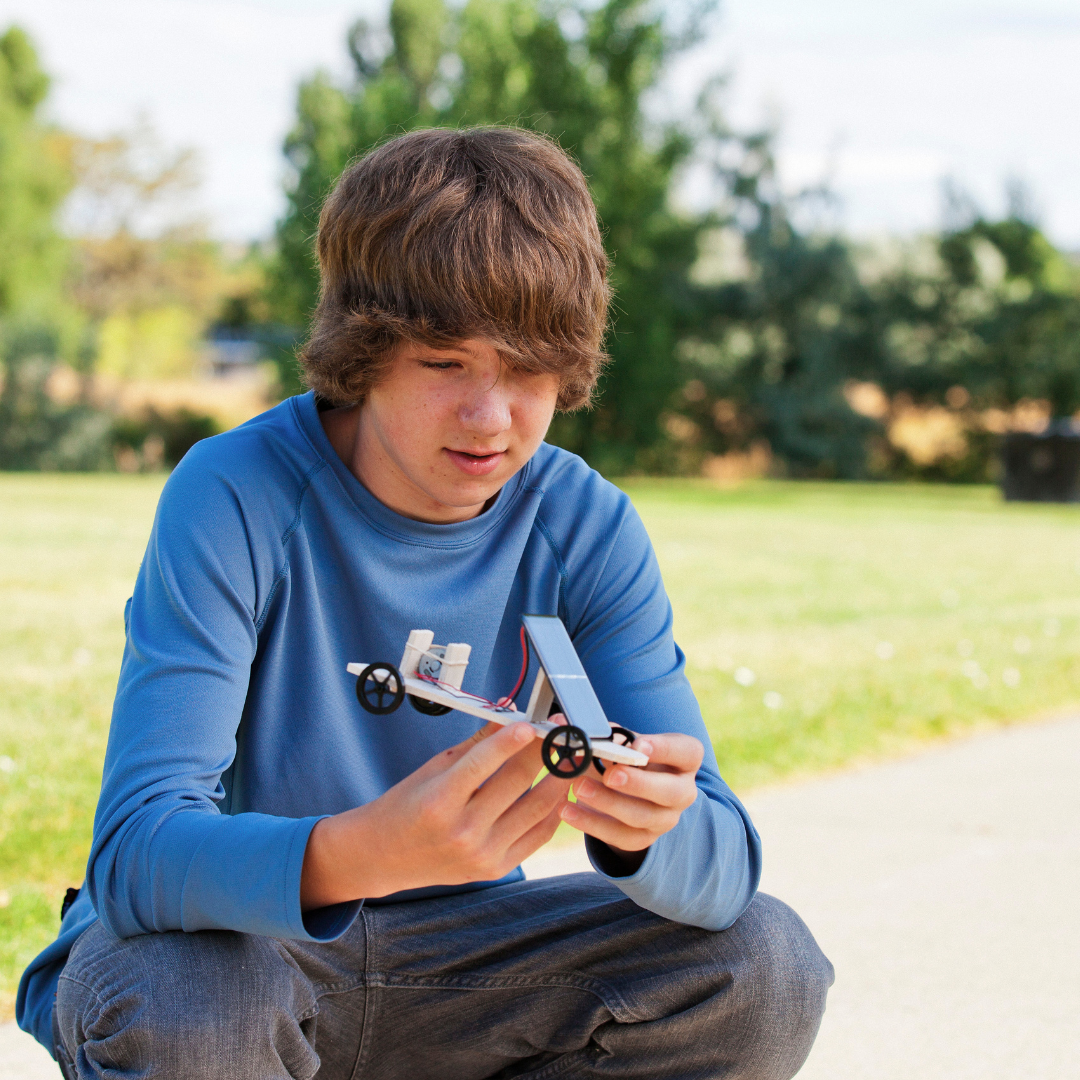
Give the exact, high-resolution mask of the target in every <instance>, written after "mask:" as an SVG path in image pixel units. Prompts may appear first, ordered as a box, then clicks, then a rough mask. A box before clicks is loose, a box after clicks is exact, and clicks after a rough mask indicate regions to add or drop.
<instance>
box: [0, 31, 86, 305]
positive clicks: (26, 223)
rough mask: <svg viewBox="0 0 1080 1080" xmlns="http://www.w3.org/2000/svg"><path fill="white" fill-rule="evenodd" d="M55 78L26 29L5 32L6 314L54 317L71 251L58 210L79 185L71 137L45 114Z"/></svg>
mask: <svg viewBox="0 0 1080 1080" xmlns="http://www.w3.org/2000/svg"><path fill="white" fill-rule="evenodd" d="M48 89H49V78H48V76H47V75H46V74H45V73H44V72H43V71H42V70H41V67H40V65H39V64H38V59H37V54H36V53H35V51H34V47H33V44H32V43H31V41H30V39H29V37H27V35H26V33H25V32H24V31H23V30H21V29H19V28H18V27H14V26H13V27H11V28H10V29H9V30H8V31H7V32H6V33H5V34H4V35H3V36H2V37H0V253H2V254H0V319H3V320H5V321H10V320H12V319H16V320H45V319H50V320H53V321H55V320H56V319H57V316H58V314H59V312H58V308H59V307H60V306H61V305H62V298H61V290H62V285H63V281H64V274H65V270H66V267H67V258H68V249H67V245H66V243H65V242H64V240H63V238H62V237H61V236H60V234H59V232H58V231H57V228H56V220H55V218H56V211H57V209H58V208H59V206H60V205H61V203H62V202H63V200H64V199H65V197H66V196H67V194H68V192H69V191H70V189H71V185H72V175H71V167H70V140H69V139H68V137H67V136H65V135H64V134H63V133H62V132H60V131H57V130H56V129H54V128H52V127H49V126H48V125H46V124H45V123H43V122H42V120H41V119H40V117H39V107H40V106H41V104H42V102H43V101H44V100H45V96H46V94H47V93H48Z"/></svg>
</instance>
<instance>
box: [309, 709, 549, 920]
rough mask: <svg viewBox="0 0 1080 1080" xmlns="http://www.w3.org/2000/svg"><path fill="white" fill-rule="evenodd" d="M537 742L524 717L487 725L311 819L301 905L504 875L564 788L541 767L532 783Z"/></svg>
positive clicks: (544, 837) (541, 836)
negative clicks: (364, 795)
mask: <svg viewBox="0 0 1080 1080" xmlns="http://www.w3.org/2000/svg"><path fill="white" fill-rule="evenodd" d="M540 744H541V739H540V738H539V737H538V736H537V733H536V732H535V731H534V729H533V728H531V727H530V726H529V725H528V724H526V723H516V724H510V725H507V726H506V727H499V726H498V725H497V724H488V725H486V726H485V727H484V728H482V729H481V730H480V731H478V732H477V733H476V734H475V735H473V736H471V737H470V738H468V739H466V740H465V741H464V742H463V743H459V744H458V745H457V746H454V747H451V749H449V750H444V751H443V752H442V753H440V754H438V755H436V756H435V757H433V758H432V759H431V760H430V761H428V762H426V763H425V764H424V765H422V766H421V767H420V768H419V769H417V770H416V772H414V773H412V774H411V775H409V776H407V777H405V779H404V780H402V781H401V782H400V783H398V784H395V785H394V786H393V787H392V788H390V790H389V791H387V792H386V793H385V794H383V795H381V796H380V797H379V798H378V799H375V800H374V801H373V802H370V803H367V804H366V805H364V806H360V807H357V808H356V809H355V810H348V811H346V812H345V813H342V814H337V815H335V816H333V817H328V818H323V819H322V820H321V821H319V822H317V823H316V825H315V827H314V828H313V829H312V830H311V834H310V836H309V837H308V843H307V850H306V851H305V854H304V867H303V872H302V876H301V884H300V905H301V908H302V909H303V910H305V911H307V910H309V909H312V908H318V907H325V906H327V905H328V904H336V903H340V902H341V901H344V900H358V899H361V898H366V897H377V896H388V895H389V894H390V893H395V892H400V891H402V890H403V889H417V888H422V887H423V886H426V885H461V884H464V883H466V882H470V881H494V880H497V879H498V878H501V877H503V875H505V874H508V873H509V872H510V871H511V870H513V868H514V867H515V866H517V865H518V864H519V863H520V862H521V861H522V859H525V858H527V857H528V856H529V855H531V854H532V853H533V852H534V851H536V850H537V849H538V848H539V847H541V846H542V845H543V844H546V843H547V841H548V840H550V839H551V837H552V835H553V834H554V832H555V830H556V829H557V828H558V826H559V820H560V819H559V812H560V810H561V809H562V807H563V805H564V804H565V803H566V800H567V793H568V791H569V788H570V782H569V781H568V780H560V779H559V778H558V777H556V776H552V775H550V774H549V775H548V776H545V777H544V779H543V780H541V781H540V782H539V783H538V784H536V785H535V786H533V781H534V780H535V779H536V776H537V774H538V773H539V772H540V770H541V768H542V765H541V761H540Z"/></svg>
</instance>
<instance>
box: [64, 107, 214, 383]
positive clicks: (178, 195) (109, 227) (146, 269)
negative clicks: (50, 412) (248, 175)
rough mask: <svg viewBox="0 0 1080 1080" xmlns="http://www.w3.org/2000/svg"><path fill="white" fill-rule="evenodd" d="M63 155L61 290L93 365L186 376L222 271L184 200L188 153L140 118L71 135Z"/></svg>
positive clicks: (135, 374) (125, 373) (130, 374)
mask: <svg viewBox="0 0 1080 1080" xmlns="http://www.w3.org/2000/svg"><path fill="white" fill-rule="evenodd" d="M72 160H73V165H74V171H75V177H76V184H75V189H74V191H73V194H72V199H71V202H70V204H69V206H68V208H67V212H68V219H69V221H70V224H71V227H72V230H73V231H74V232H76V233H77V234H78V235H77V239H76V241H75V260H74V273H73V276H72V279H71V283H70V291H71V295H72V297H73V299H74V300H75V302H76V303H77V304H78V305H79V307H80V308H81V309H82V310H83V311H84V312H85V313H86V314H87V315H88V316H89V318H90V322H91V325H92V328H93V333H94V336H95V338H96V343H95V344H96V353H97V364H96V369H97V371H98V373H99V374H105V375H110V376H114V377H117V378H160V377H184V376H190V375H191V374H192V372H193V371H194V369H195V366H196V364H197V362H198V353H199V348H200V342H201V338H202V335H203V332H204V331H205V329H206V326H207V324H208V323H209V322H210V321H211V319H212V318H213V316H214V314H215V313H216V311H217V309H218V307H219V306H220V304H221V302H222V293H223V291H224V289H225V283H224V279H225V276H226V275H225V271H224V268H223V266H222V259H221V251H220V247H219V245H217V244H215V243H214V242H213V241H211V240H209V239H208V238H207V237H206V234H205V231H204V229H203V228H202V226H201V224H200V223H199V221H198V219H197V218H195V217H194V215H193V213H192V211H191V210H190V208H189V206H188V200H189V198H190V195H191V193H192V192H193V190H194V189H195V187H196V186H197V182H198V180H197V174H196V171H195V162H194V155H193V154H192V152H191V151H178V152H173V151H168V150H166V149H165V148H163V147H162V146H161V145H160V143H159V142H158V140H157V138H156V136H155V135H154V132H153V131H152V129H151V128H150V126H149V124H148V123H146V121H141V122H140V123H139V124H137V125H136V126H135V127H134V128H133V129H132V130H131V131H130V132H126V133H120V134H115V135H112V136H109V137H108V138H105V139H75V140H73V147H72Z"/></svg>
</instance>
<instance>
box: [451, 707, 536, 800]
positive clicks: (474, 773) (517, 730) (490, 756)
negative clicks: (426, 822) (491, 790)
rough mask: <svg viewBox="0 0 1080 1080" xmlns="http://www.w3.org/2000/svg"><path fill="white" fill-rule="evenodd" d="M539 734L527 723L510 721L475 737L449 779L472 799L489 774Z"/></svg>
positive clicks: (465, 797)
mask: <svg viewBox="0 0 1080 1080" xmlns="http://www.w3.org/2000/svg"><path fill="white" fill-rule="evenodd" d="M535 737H536V732H535V731H534V730H533V728H532V727H530V726H529V725H528V724H525V723H515V724H508V725H507V726H506V727H504V728H503V729H502V731H497V732H495V733H494V734H493V735H488V736H487V737H486V738H483V739H479V740H475V738H474V743H473V745H472V746H470V747H468V749H466V751H465V753H464V754H462V755H461V756H460V757H459V758H458V759H457V760H456V761H455V762H454V763H453V765H451V767H450V768H449V769H448V770H447V772H446V779H447V781H448V782H449V783H450V784H451V786H452V787H454V788H456V789H457V793H458V795H459V796H461V797H463V799H465V800H468V799H469V798H471V797H472V795H473V793H474V792H475V791H476V790H477V789H478V788H479V787H480V785H481V784H483V782H484V781H485V780H487V779H488V777H489V776H492V775H494V774H495V772H497V771H498V769H499V768H500V767H501V766H502V765H504V764H505V763H506V762H507V761H509V760H510V759H511V758H512V757H513V756H514V755H515V754H516V753H517V752H518V751H519V750H521V749H522V748H523V747H525V746H527V745H528V744H529V743H530V742H532V741H533V739H534V738H535Z"/></svg>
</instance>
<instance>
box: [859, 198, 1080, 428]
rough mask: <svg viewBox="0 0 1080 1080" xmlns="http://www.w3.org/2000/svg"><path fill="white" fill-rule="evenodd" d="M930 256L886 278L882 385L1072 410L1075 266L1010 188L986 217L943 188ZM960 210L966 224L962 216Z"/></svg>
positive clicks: (1076, 350) (981, 402) (985, 403)
mask: <svg viewBox="0 0 1080 1080" xmlns="http://www.w3.org/2000/svg"><path fill="white" fill-rule="evenodd" d="M950 201H951V203H952V211H951V215H950V216H951V217H952V219H953V220H952V224H951V227H947V228H946V229H945V230H944V231H943V232H942V234H941V235H940V237H939V238H938V240H937V243H936V249H937V252H936V253H937V259H936V261H935V262H934V263H932V264H931V265H930V266H929V267H928V268H925V269H923V270H922V272H921V273H920V272H918V271H917V270H912V269H910V268H906V269H905V270H903V271H901V272H899V273H897V274H895V275H893V276H892V277H890V278H888V279H886V281H885V282H884V283H883V288H882V289H881V291H880V293H879V295H878V297H877V300H878V304H879V308H880V314H881V317H882V318H883V319H884V320H886V321H887V322H888V323H889V327H888V331H887V339H888V344H889V345H890V348H889V350H888V361H889V363H888V366H887V368H886V369H885V372H884V378H885V385H886V386H887V387H888V388H889V389H893V388H895V389H902V390H907V391H909V392H911V393H913V394H915V395H917V396H918V397H919V398H921V399H923V400H928V401H942V400H944V398H945V395H946V394H947V392H948V390H949V388H950V387H952V386H955V385H958V386H962V387H964V388H965V390H966V391H967V392H968V393H969V394H970V396H971V397H970V402H971V404H972V406H973V407H983V408H985V407H1008V406H1011V405H1014V404H1015V403H1016V402H1018V401H1020V400H1022V399H1025V398H1027V399H1040V400H1044V401H1047V402H1048V403H1049V405H1050V409H1051V412H1052V414H1053V415H1054V416H1059V417H1065V416H1071V415H1072V414H1073V413H1075V412H1077V410H1080V338H1078V333H1077V332H1078V330H1080V271H1078V270H1077V268H1076V267H1074V266H1071V265H1070V264H1069V262H1068V261H1067V260H1066V259H1065V257H1064V256H1062V254H1061V253H1060V252H1058V251H1057V250H1055V248H1054V247H1053V245H1052V244H1051V243H1050V242H1049V241H1048V240H1047V238H1046V237H1045V235H1044V234H1043V233H1042V232H1041V231H1040V229H1039V228H1038V226H1037V225H1036V224H1035V222H1034V221H1033V220H1032V218H1031V216H1030V214H1029V212H1028V211H1027V210H1026V208H1025V205H1024V202H1025V200H1024V199H1023V198H1022V197H1020V196H1019V195H1018V194H1017V195H1014V197H1013V199H1012V200H1011V202H1012V206H1011V208H1010V211H1009V212H1008V213H1007V214H1006V216H1005V217H1003V218H1001V219H1000V220H997V221H994V220H990V219H988V218H987V217H985V216H984V215H983V214H982V213H980V212H979V211H978V210H976V209H975V208H974V207H973V206H971V205H970V202H969V201H968V200H965V199H963V197H962V196H959V195H957V194H956V193H952V194H951V196H950ZM964 216H966V217H967V218H968V220H966V221H965V220H963V217H964Z"/></svg>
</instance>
